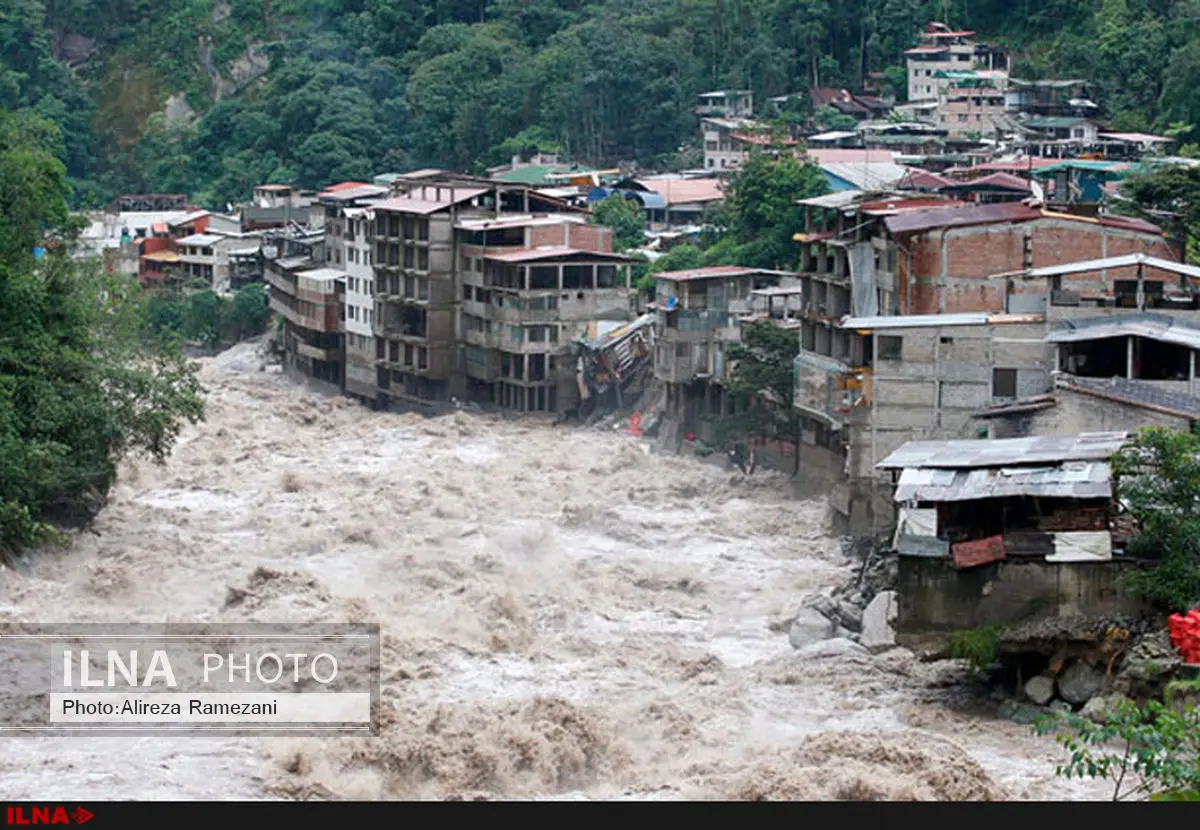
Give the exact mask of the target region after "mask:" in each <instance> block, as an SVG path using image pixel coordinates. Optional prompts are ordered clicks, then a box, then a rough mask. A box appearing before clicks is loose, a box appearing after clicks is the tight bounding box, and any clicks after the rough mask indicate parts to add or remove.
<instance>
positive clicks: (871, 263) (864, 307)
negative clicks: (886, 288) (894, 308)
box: [849, 242, 879, 317]
mask: <svg viewBox="0 0 1200 830" xmlns="http://www.w3.org/2000/svg"><path fill="white" fill-rule="evenodd" d="M849 255H850V256H849V259H850V283H851V288H850V302H851V303H852V304H853V306H854V316H855V317H874V316H875V315H876V314H878V313H879V295H878V294H877V293H876V288H877V286H876V284H875V247H874V246H873V245H872V244H871V243H870V242H859V243H858V244H857V245H854V246H852V247H851V248H850V251H849Z"/></svg>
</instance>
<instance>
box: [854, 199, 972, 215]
mask: <svg viewBox="0 0 1200 830" xmlns="http://www.w3.org/2000/svg"><path fill="white" fill-rule="evenodd" d="M968 204H969V203H968V202H956V201H951V200H949V199H942V198H939V197H937V196H930V197H929V198H927V199H893V200H891V201H888V200H881V201H875V202H864V203H863V205H862V210H863V213H867V214H893V213H900V212H902V211H906V210H930V209H934V210H937V209H942V208H956V207H965V206H967V205H968Z"/></svg>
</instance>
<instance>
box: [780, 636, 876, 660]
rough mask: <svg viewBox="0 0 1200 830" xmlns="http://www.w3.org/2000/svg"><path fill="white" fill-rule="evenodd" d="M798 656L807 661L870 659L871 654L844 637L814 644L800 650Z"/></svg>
mask: <svg viewBox="0 0 1200 830" xmlns="http://www.w3.org/2000/svg"><path fill="white" fill-rule="evenodd" d="M798 656H800V657H803V658H804V659H806V660H821V659H826V658H839V657H866V658H868V659H870V656H871V652H869V651H867V650H866V649H865V648H863V647H862V646H860V645H859V644H858V643H856V642H854V641H853V640H847V639H845V638H843V637H836V638H834V639H832V640H823V641H821V642H819V643H813V644H811V645H807V646H805V647H804V648H802V649H800V651H799V653H798Z"/></svg>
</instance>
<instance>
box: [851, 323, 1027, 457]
mask: <svg viewBox="0 0 1200 830" xmlns="http://www.w3.org/2000/svg"><path fill="white" fill-rule="evenodd" d="M1044 334H1045V327H1044V324H1032V325H1004V326H945V327H939V328H914V329H890V330H887V331H881V332H877V333H876V337H877V343H878V338H880V337H884V336H887V337H899V338H901V352H900V359H899V360H888V359H882V358H881V357H880V349H879V347H878V345H877V347H876V361H875V369H874V373H873V376H872V379H871V394H870V397H871V408H870V413H869V416H868V420H867V421H866V423H863V422H862V420H861V419H860V420H859V423H858V425H857V426H856V427H852V433H854V434H855V437H852V439H851V443H852V452H851V459H850V475H851V476H852V477H860V478H876V477H881V476H882V474H881V473H880V472H879V471H877V470H876V469H875V464H876V463H878V462H879V461H882V460H883V459H884V458H885V457H886V456H887V455H888V454H889V453H891V452H892V451H894V450H896V449H898V448H899V447H900V446H901V445H903V444H904V443H906V442H908V441H918V440H938V439H946V440H951V439H957V438H970V437H973V436H974V433H975V430H976V428H977V427H976V425H975V424H974V422H973V418H972V416H973V414H974V413H975V412H976V411H978V410H979V409H981V408H983V407H985V406H987V405H989V404H991V403H992V402H993V401H994V400H995V399H996V398H995V396H994V392H995V391H996V390H994V389H993V374H994V370H995V369H1015V370H1016V371H1017V388H1016V393H1017V394H1016V396H1017V397H1025V396H1028V395H1036V394H1042V393H1044V392H1046V391H1047V390H1048V389H1049V383H1050V380H1049V372H1050V369H1051V364H1050V361H1051V357H1050V350H1049V349H1048V347H1047V346H1046V344H1045V343H1044V342H1043V340H1042V338H1043V337H1044ZM864 428H865V430H866V434H865V436H864V435H863V429H864ZM861 438H865V439H866V440H857V439H861Z"/></svg>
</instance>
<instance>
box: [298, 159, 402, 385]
mask: <svg viewBox="0 0 1200 830" xmlns="http://www.w3.org/2000/svg"><path fill="white" fill-rule="evenodd" d="M387 195H388V189H387V188H386V187H382V186H380V185H372V184H362V183H359V182H345V183H342V184H340V185H334V186H333V187H331V188H328V189H326V190H324V191H322V192H320V193H318V194H317V195H316V197H315V198H314V199H313V200H312V203H311V204H310V206H309V208H308V212H309V218H310V221H311V222H313V223H316V224H318V225H319V226H320V227H321V228H322V229H323V230H324V234H325V249H324V254H325V266H326V267H328V268H333V269H335V270H338V271H341V272H342V273H343V274H345V280H344V283H345V294H344V298H345V300H344V307H345V311H344V314H343V317H344V326H343V334H344V338H343V343H342V345H343V349H344V351H345V356H346V364H345V372H344V383H345V389H346V392H347V393H348V394H350V395H353V396H355V397H357V398H360V399H362V400H364V401H366V402H368V403H371V404H374V403H375V401H376V379H377V373H376V366H375V359H376V346H375V333H374V324H375V271H374V262H373V260H374V248H375V246H374V242H373V240H372V238H371V233H370V215H371V214H370V206H371V205H373V204H375V203H377V202H381V201H383V200H385V199H386V198H387Z"/></svg>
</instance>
